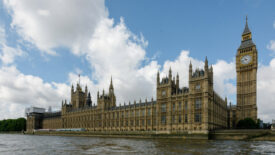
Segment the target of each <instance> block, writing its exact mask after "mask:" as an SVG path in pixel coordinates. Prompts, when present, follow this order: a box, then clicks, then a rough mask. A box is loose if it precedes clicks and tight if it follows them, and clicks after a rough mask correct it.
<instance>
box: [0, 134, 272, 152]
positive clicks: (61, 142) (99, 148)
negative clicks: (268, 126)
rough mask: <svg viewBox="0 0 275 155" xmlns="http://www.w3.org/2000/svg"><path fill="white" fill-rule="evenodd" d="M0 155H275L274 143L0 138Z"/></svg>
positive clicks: (6, 136) (11, 135)
mask: <svg viewBox="0 0 275 155" xmlns="http://www.w3.org/2000/svg"><path fill="white" fill-rule="evenodd" d="M0 154H1V155H6V154H7V155H13V154H16V155H17V154H26V155H33V154H43V155H44V154H45V155H55V154H58V155H59V154H149V155H153V154H156V155H161V154H163V155H166V154H168V155H170V154H195V155H200V154H209V155H213V154H228V155H233V154H275V142H269V141H222V140H179V139H135V138H99V137H62V136H37V135H20V134H0Z"/></svg>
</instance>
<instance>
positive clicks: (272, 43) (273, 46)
mask: <svg viewBox="0 0 275 155" xmlns="http://www.w3.org/2000/svg"><path fill="white" fill-rule="evenodd" d="M266 47H267V49H269V50H271V51H273V52H275V40H270V42H269V44H268V45H267V46H266Z"/></svg>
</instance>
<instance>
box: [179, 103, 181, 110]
mask: <svg viewBox="0 0 275 155" xmlns="http://www.w3.org/2000/svg"><path fill="white" fill-rule="evenodd" d="M178 106H179V107H178V109H179V111H181V102H179V105H178Z"/></svg>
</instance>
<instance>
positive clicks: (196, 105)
mask: <svg viewBox="0 0 275 155" xmlns="http://www.w3.org/2000/svg"><path fill="white" fill-rule="evenodd" d="M195 109H201V99H196V102H195Z"/></svg>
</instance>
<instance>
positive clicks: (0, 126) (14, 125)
mask: <svg viewBox="0 0 275 155" xmlns="http://www.w3.org/2000/svg"><path fill="white" fill-rule="evenodd" d="M22 130H26V119H25V118H18V119H8V120H2V121H0V132H1V131H4V132H7V131H22Z"/></svg>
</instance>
